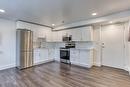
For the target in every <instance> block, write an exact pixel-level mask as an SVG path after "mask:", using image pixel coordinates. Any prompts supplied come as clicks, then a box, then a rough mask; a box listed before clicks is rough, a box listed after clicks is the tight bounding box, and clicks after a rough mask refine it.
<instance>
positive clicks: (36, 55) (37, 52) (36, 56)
mask: <svg viewBox="0 0 130 87" xmlns="http://www.w3.org/2000/svg"><path fill="white" fill-rule="evenodd" d="M33 58H34V64H37V63H39V62H40V49H35V50H34V52H33Z"/></svg>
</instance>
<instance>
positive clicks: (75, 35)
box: [72, 28, 82, 41]
mask: <svg viewBox="0 0 130 87" xmlns="http://www.w3.org/2000/svg"><path fill="white" fill-rule="evenodd" d="M81 36H82V33H81V30H80V29H79V28H77V29H72V41H81Z"/></svg>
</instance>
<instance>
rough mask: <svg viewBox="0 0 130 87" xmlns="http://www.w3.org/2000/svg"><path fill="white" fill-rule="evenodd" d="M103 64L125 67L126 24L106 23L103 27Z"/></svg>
mask: <svg viewBox="0 0 130 87" xmlns="http://www.w3.org/2000/svg"><path fill="white" fill-rule="evenodd" d="M101 42H102V59H101V60H102V61H101V62H102V65H104V66H109V67H114V68H120V69H124V68H125V56H124V50H125V48H124V46H125V45H124V25H123V24H114V25H104V26H102V28H101Z"/></svg>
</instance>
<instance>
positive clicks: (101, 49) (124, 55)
mask: <svg viewBox="0 0 130 87" xmlns="http://www.w3.org/2000/svg"><path fill="white" fill-rule="evenodd" d="M109 25H116V26H119V25H122V26H123V28H124V29H123V45H124V49H123V57H124V59H125V60H124V63H125V65H126V62H125V61H126V41H125V35H126V33H125V30H126V27H125V22H124V23H115V24H106V25H100V47H101V48H100V66H103V65H102V60H103V48H102V42H103V41H102V27H103V26H109ZM124 70H126V66H124Z"/></svg>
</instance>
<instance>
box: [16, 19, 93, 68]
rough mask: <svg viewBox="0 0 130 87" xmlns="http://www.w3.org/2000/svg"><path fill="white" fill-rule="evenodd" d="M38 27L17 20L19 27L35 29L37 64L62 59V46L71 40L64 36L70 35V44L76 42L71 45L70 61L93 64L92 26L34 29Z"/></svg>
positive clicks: (35, 58)
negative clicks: (64, 38)
mask: <svg viewBox="0 0 130 87" xmlns="http://www.w3.org/2000/svg"><path fill="white" fill-rule="evenodd" d="M37 27H39V26H37V25H33V24H30V23H26V22H21V21H18V22H17V29H30V30H31V31H33V46H34V55H33V56H34V64H35V65H37V64H42V63H45V62H50V61H54V60H56V61H60V55H61V54H60V48H65V46H66V43H69V41H67V42H65V41H63V37H69V36H71V37H72V41H73V42H72V41H71V42H70V44H73V43H74V45H75V46H74V47H70V55H69V57H70V58H69V59H70V62H71V63H72V64H76V65H79V66H84V67H89V68H90V67H91V66H92V65H93V48H94V42H93V27H92V26H88V27H83V28H77V29H70V30H63V31H51V29H39V30H36V29H33V28H37ZM84 37H87V38H84ZM83 55H84V56H83ZM79 58H80V59H79ZM86 58H87V59H86Z"/></svg>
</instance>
